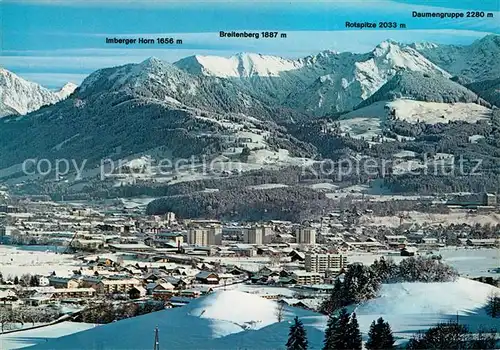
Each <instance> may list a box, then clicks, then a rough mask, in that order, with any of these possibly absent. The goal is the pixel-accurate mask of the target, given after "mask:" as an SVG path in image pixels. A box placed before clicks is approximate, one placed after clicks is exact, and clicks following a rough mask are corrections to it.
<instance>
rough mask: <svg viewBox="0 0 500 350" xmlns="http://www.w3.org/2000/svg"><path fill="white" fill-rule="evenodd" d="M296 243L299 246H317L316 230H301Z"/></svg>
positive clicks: (303, 228)
mask: <svg viewBox="0 0 500 350" xmlns="http://www.w3.org/2000/svg"><path fill="white" fill-rule="evenodd" d="M296 241H297V243H299V244H316V229H315V228H312V227H301V228H299V230H298V231H297V236H296Z"/></svg>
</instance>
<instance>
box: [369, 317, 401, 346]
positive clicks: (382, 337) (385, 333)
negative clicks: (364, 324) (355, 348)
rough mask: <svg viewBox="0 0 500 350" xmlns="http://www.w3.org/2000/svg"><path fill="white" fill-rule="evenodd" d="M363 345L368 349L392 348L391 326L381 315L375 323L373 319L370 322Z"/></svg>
mask: <svg viewBox="0 0 500 350" xmlns="http://www.w3.org/2000/svg"><path fill="white" fill-rule="evenodd" d="M365 346H366V348H367V349H369V350H377V349H393V348H394V336H393V335H392V330H391V326H389V323H387V322H385V321H384V319H383V318H382V317H380V318H379V319H378V320H377V322H376V323H375V321H373V322H372V324H371V326H370V330H369V332H368V341H367V342H366V344H365Z"/></svg>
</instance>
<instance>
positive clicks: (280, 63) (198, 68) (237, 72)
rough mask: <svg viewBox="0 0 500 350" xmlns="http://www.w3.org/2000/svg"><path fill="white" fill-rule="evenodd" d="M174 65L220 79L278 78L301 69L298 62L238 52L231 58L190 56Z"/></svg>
mask: <svg viewBox="0 0 500 350" xmlns="http://www.w3.org/2000/svg"><path fill="white" fill-rule="evenodd" d="M174 65H175V66H177V67H178V68H181V69H183V70H185V71H187V72H189V73H192V74H201V75H210V76H216V77H221V78H247V77H252V76H262V77H269V76H278V75H279V74H280V73H281V72H285V71H290V70H295V69H298V68H300V67H302V64H301V63H300V62H299V61H294V60H289V59H285V58H281V57H277V56H267V55H262V54H257V53H247V52H240V53H238V54H236V55H234V56H231V57H220V56H202V55H196V56H190V57H186V58H184V59H182V60H180V61H177V62H176V63H174Z"/></svg>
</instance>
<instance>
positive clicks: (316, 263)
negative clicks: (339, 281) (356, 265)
mask: <svg viewBox="0 0 500 350" xmlns="http://www.w3.org/2000/svg"><path fill="white" fill-rule="evenodd" d="M346 267H347V256H345V255H342V254H310V253H308V254H306V257H305V268H306V271H308V272H319V273H325V272H327V271H330V272H340V271H341V270H342V269H344V268H346Z"/></svg>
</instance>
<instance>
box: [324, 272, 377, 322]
mask: <svg viewBox="0 0 500 350" xmlns="http://www.w3.org/2000/svg"><path fill="white" fill-rule="evenodd" d="M379 288H380V280H379V279H378V277H377V276H376V275H375V273H374V272H373V270H372V269H371V268H370V267H369V266H365V265H362V264H352V265H351V266H350V267H349V269H348V270H347V272H346V274H345V277H344V281H343V282H341V281H340V280H339V279H337V280H335V283H334V285H333V289H332V292H331V294H330V296H329V297H328V298H326V299H325V300H324V301H323V303H322V304H321V306H320V312H322V313H324V314H327V315H330V314H331V313H333V312H335V311H337V310H338V309H340V308H342V307H345V306H348V305H350V304H354V303H359V302H360V301H363V300H368V299H372V298H375V296H376V295H377V292H378V290H379Z"/></svg>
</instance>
